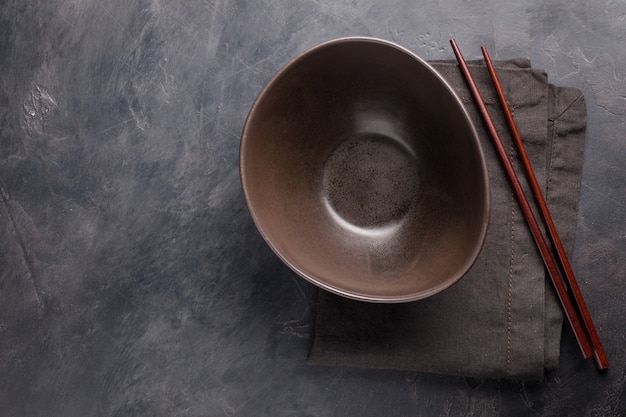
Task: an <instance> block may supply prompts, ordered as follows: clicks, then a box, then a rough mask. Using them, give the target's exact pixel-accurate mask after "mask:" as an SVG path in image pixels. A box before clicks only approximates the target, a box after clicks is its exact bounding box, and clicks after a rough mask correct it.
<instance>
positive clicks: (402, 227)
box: [240, 38, 489, 302]
mask: <svg viewBox="0 0 626 417" xmlns="http://www.w3.org/2000/svg"><path fill="white" fill-rule="evenodd" d="M240 165H241V177H242V185H243V189H244V193H245V196H246V200H247V203H248V206H249V208H250V211H251V213H252V216H253V218H254V221H255V223H256V225H257V227H258V228H259V230H260V232H261V233H262V235H263V236H264V238H265V239H266V240H267V242H268V243H269V245H270V246H271V247H272V249H273V250H274V251H275V252H276V253H277V254H278V255H279V256H280V257H281V258H282V259H283V260H284V261H285V262H286V263H287V264H288V265H289V266H290V267H291V268H293V269H294V270H295V271H297V272H298V273H299V274H300V275H302V276H303V277H305V278H307V279H309V280H310V281H312V282H313V283H315V284H317V285H319V286H321V287H323V288H325V289H328V290H330V291H333V292H335V293H338V294H341V295H344V296H348V297H352V298H357V299H363V300H367V301H382V302H393V301H408V300H415V299H419V298H424V297H427V296H429V295H431V294H434V293H436V292H439V291H441V290H442V289H444V288H446V287H448V286H450V285H451V284H452V283H454V282H455V281H457V280H458V279H459V278H460V277H461V276H462V275H463V274H464V273H465V272H466V271H467V270H468V269H469V267H470V266H471V264H472V263H473V262H474V260H475V258H476V256H477V255H478V252H479V251H480V248H481V246H482V243H483V240H484V236H485V232H486V226H487V218H488V206H489V204H488V200H489V197H488V183H487V173H486V168H485V163H484V159H483V156H482V151H481V149H480V145H479V142H478V139H477V136H476V133H475V130H474V128H473V126H472V123H471V121H470V120H469V118H468V116H467V113H466V112H465V110H464V108H463V106H462V105H461V103H460V101H459V100H458V98H457V97H456V96H455V95H454V93H453V92H452V90H451V89H450V87H449V86H448V85H447V84H446V83H445V82H444V81H443V80H442V79H441V78H440V76H438V75H437V73H436V72H435V71H434V70H433V69H432V68H431V67H430V66H428V65H427V64H426V63H424V62H423V61H421V60H420V59H419V58H417V57H416V56H415V55H413V54H411V53H409V52H408V51H406V50H404V49H402V48H400V47H398V46H396V45H393V44H390V43H387V42H384V41H379V40H374V39H364V38H349V39H342V40H337V41H332V42H329V43H326V44H323V45H320V46H318V47H315V48H313V49H311V50H309V51H307V52H305V53H303V54H301V55H300V56H298V57H297V58H296V59H294V60H293V61H291V62H290V63H289V64H287V65H286V66H285V67H284V68H283V69H281V70H280V71H279V72H278V74H277V75H276V76H275V77H274V78H273V79H272V80H271V81H270V82H269V83H268V85H267V86H266V87H265V89H264V90H263V91H262V93H261V94H260V96H259V98H258V99H257V101H256V102H255V104H254V106H253V108H252V110H251V112H250V115H249V116H248V119H247V121H246V126H245V128H244V132H243V136H242V145H241V155H240Z"/></svg>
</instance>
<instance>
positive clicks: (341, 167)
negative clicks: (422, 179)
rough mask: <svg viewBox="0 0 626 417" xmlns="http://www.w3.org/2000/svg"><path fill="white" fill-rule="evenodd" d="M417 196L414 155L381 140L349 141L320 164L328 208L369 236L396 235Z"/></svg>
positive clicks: (360, 137)
mask: <svg viewBox="0 0 626 417" xmlns="http://www.w3.org/2000/svg"><path fill="white" fill-rule="evenodd" d="M418 194H419V175H418V164H417V159H416V157H415V155H414V153H413V152H412V150H411V149H410V148H409V147H408V146H406V145H404V144H403V143H402V142H400V141H398V140H396V139H394V138H391V137H388V136H385V135H381V134H378V133H359V134H356V135H352V136H349V137H347V138H346V140H344V141H343V142H342V143H341V144H340V145H339V146H338V147H337V148H335V150H334V151H333V152H332V153H331V154H330V156H329V157H328V159H327V160H326V163H325V164H324V179H323V196H324V199H325V203H326V206H327V208H328V209H329V210H331V211H332V215H333V217H334V218H335V219H336V220H339V222H340V223H342V224H343V225H344V226H345V227H348V228H349V229H351V230H353V231H357V232H359V231H360V232H362V233H363V234H371V233H372V232H381V231H384V230H388V231H391V229H395V227H394V226H399V225H400V224H402V222H403V220H404V219H405V218H406V216H407V215H408V213H410V212H411V208H412V207H413V205H414V204H415V203H416V201H417V199H418Z"/></svg>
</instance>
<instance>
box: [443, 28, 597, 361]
mask: <svg viewBox="0 0 626 417" xmlns="http://www.w3.org/2000/svg"><path fill="white" fill-rule="evenodd" d="M450 43H451V44H452V50H453V51H454V55H455V56H456V58H457V60H458V62H459V66H460V67H461V71H462V73H463V76H464V77H465V81H466V82H467V85H468V87H469V90H470V92H471V93H472V96H473V97H474V101H475V102H476V105H477V106H478V110H479V112H480V115H481V116H482V119H483V121H484V122H485V125H486V127H487V131H488V132H489V135H490V136H491V139H492V141H493V144H494V146H495V148H496V151H497V153H498V156H499V158H500V162H502V165H503V166H504V169H505V172H506V174H507V177H508V179H509V182H510V183H511V186H512V187H513V192H514V194H515V197H516V199H517V201H518V203H519V205H520V208H521V209H522V213H523V215H524V218H525V219H526V223H527V224H528V226H529V228H530V231H531V234H532V236H533V238H534V240H535V243H536V244H537V247H538V248H539V252H540V254H541V258H542V259H543V262H544V264H545V266H546V268H547V269H548V275H550V279H551V281H552V284H553V285H554V288H555V289H556V292H557V296H558V299H559V301H560V302H561V306H562V307H563V310H564V312H565V316H566V318H567V321H568V322H569V324H570V326H571V328H572V330H573V332H574V336H575V338H576V341H577V342H578V346H579V348H580V350H581V352H582V354H583V357H585V358H588V357H590V356H591V355H592V354H593V351H592V349H591V346H590V344H589V341H588V339H587V335H586V334H585V331H584V328H583V327H582V325H581V322H580V319H579V318H578V315H577V313H576V310H575V308H574V305H573V304H572V301H571V299H570V297H569V294H568V293H567V288H566V287H565V284H564V282H563V280H562V279H561V276H560V274H559V270H558V268H557V266H556V263H555V262H554V258H553V257H552V254H551V253H550V249H549V248H548V245H547V243H546V241H545V239H544V237H543V234H542V233H541V229H540V228H539V224H538V223H537V219H536V218H535V215H534V213H533V211H532V209H531V207H530V204H529V202H528V199H527V198H526V195H525V194H524V190H523V188H522V185H521V184H520V181H519V179H518V177H517V174H516V173H515V169H514V168H513V164H512V163H511V161H510V160H509V158H508V155H507V152H506V149H505V148H504V144H503V143H502V139H500V136H499V135H498V131H497V130H496V127H495V125H494V123H493V120H492V119H491V116H490V115H489V112H488V111H487V106H486V105H485V102H484V100H483V98H482V96H481V95H480V92H479V91H478V87H477V86H476V82H475V81H474V78H473V77H472V74H471V73H470V71H469V68H468V66H467V64H466V62H465V59H463V55H462V54H461V51H460V50H459V47H458V45H457V43H456V41H455V40H454V39H451V40H450Z"/></svg>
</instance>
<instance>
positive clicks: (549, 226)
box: [480, 46, 609, 369]
mask: <svg viewBox="0 0 626 417" xmlns="http://www.w3.org/2000/svg"><path fill="white" fill-rule="evenodd" d="M480 49H481V51H482V53H483V57H484V58H485V63H486V64H487V70H488V71H489V75H490V76H491V80H492V81H493V85H494V87H495V89H496V92H497V94H498V100H499V101H500V105H501V106H502V110H503V111H504V115H505V118H506V121H507V124H508V125H509V130H510V131H511V135H512V137H513V143H514V144H515V148H516V149H517V154H518V156H519V158H520V160H521V161H522V165H523V167H524V172H525V173H526V179H527V180H528V183H529V185H530V188H531V191H532V193H533V196H534V198H535V203H536V204H537V206H538V207H539V213H540V214H541V218H542V219H543V222H544V225H545V226H546V230H547V234H548V237H549V238H550V241H551V242H552V246H553V247H554V248H555V250H556V253H557V256H558V260H559V262H560V265H561V267H562V271H563V273H564V275H565V279H566V280H567V284H568V285H569V289H570V292H571V293H572V295H573V298H574V299H573V302H574V305H575V306H576V308H577V309H578V312H579V313H580V316H581V317H582V322H583V327H584V328H585V331H586V332H587V335H588V336H589V341H590V342H591V346H592V347H593V351H594V358H595V361H596V365H597V366H598V368H599V369H606V368H608V366H609V361H608V358H607V356H606V352H605V351H604V347H603V346H602V342H601V341H600V337H599V336H598V332H597V331H596V327H595V326H594V324H593V320H592V319H591V314H590V313H589V309H588V308H587V304H586V303H585V299H584V298H583V295H582V292H581V291H580V288H579V287H578V283H577V282H576V277H575V276H574V271H573V269H572V266H571V264H570V262H569V259H568V257H567V254H566V253H565V249H564V248H563V244H562V243H561V238H560V237H559V233H558V231H557V229H556V226H555V225H554V221H553V220H552V216H551V215H550V210H548V205H547V204H546V200H545V198H544V197H543V193H542V191H541V187H540V186H539V182H538V181H537V177H536V176H535V172H534V171H533V167H532V165H531V163H530V159H529V158H528V153H527V152H526V148H525V147H524V143H523V142H522V137H521V135H520V133H519V130H518V129H517V124H516V123H515V119H514V117H513V113H512V112H511V109H510V108H509V104H508V102H507V100H506V97H505V96H504V91H503V89H502V85H501V84H500V80H499V79H498V75H497V74H496V70H495V68H494V66H493V63H492V62H491V58H490V57H489V53H488V52H487V48H486V47H485V46H482V47H481V48H480Z"/></svg>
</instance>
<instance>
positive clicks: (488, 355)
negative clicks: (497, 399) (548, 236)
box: [308, 59, 586, 380]
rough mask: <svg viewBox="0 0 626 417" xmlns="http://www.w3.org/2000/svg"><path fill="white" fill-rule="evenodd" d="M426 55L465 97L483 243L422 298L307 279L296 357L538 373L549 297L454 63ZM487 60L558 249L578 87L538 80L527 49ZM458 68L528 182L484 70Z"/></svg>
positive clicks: (577, 167) (548, 342) (568, 210)
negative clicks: (303, 339) (306, 319)
mask: <svg viewBox="0 0 626 417" xmlns="http://www.w3.org/2000/svg"><path fill="white" fill-rule="evenodd" d="M431 65H433V67H434V68H435V69H436V70H437V71H439V73H440V74H441V75H442V76H443V77H444V78H445V79H446V80H447V81H448V82H449V84H450V85H451V86H452V87H453V88H454V89H455V91H456V92H457V94H458V95H459V97H460V98H461V100H462V101H463V103H464V104H465V106H466V108H467V110H468V112H469V113H470V116H471V117H472V119H473V121H474V125H475V126H476V129H477V131H478V134H479V136H480V140H481V144H482V147H483V151H484V153H485V158H486V160H487V166H488V170H489V180H490V188H491V214H490V223H489V230H488V234H487V237H486V240H485V244H484V247H483V249H482V251H481V253H480V255H479V257H478V259H477V261H476V263H475V264H474V266H473V267H472V269H471V270H470V271H469V272H468V273H467V275H466V276H465V277H463V279H461V280H460V281H459V282H457V283H456V284H455V285H453V286H452V287H450V288H448V289H446V290H445V291H443V292H441V293H439V294H437V295H435V296H432V297H430V298H427V299H425V300H419V301H415V302H410V303H403V304H372V303H366V302H360V301H355V300H350V299H346V298H343V297H339V296H336V295H334V294H330V293H328V292H326V291H324V290H321V289H318V288H313V289H312V294H311V304H312V331H311V348H310V351H309V356H308V362H309V363H310V364H313V365H336V366H342V365H343V366H355V367H370V368H388V369H399V370H409V371H418V372H430V373H439V374H451V375H461V376H468V377H476V378H507V379H528V380H539V379H541V378H542V377H543V376H544V374H545V372H546V371H550V370H553V369H556V368H557V367H558V362H559V347H560V338H561V328H562V322H563V317H562V313H561V307H560V305H559V303H558V300H557V298H556V295H555V293H554V290H553V288H552V286H551V283H550V282H549V278H548V277H547V276H546V273H545V270H544V266H543V263H542V261H541V258H540V255H539V252H538V250H537V249H536V247H535V243H534V241H533V239H532V236H531V234H530V231H529V229H528V226H527V225H526V223H525V220H524V218H523V215H522V213H521V211H520V209H519V206H518V203H517V201H516V200H515V197H514V195H513V193H512V190H511V188H510V186H509V183H508V181H507V179H506V176H505V173H504V170H503V168H502V167H501V164H500V161H499V160H498V158H497V155H496V153H495V150H494V147H493V145H492V143H491V139H490V138H489V136H488V134H487V132H486V130H485V128H484V125H483V122H482V120H481V119H480V116H479V114H478V111H477V109H476V107H475V104H474V101H473V99H472V97H471V95H470V93H469V91H468V90H467V87H466V84H465V81H464V79H463V76H462V74H461V72H460V70H459V68H458V65H457V64H456V62H444V61H438V62H431ZM495 66H496V69H497V72H498V76H499V78H500V81H501V83H502V86H503V88H504V92H505V95H506V97H507V99H508V101H509V105H510V106H511V109H512V111H513V112H514V116H515V119H516V122H517V124H518V128H519V131H520V134H521V136H522V138H523V140H524V143H525V146H526V148H527V152H528V154H529V157H530V160H531V163H532V165H533V168H534V170H535V173H536V176H537V179H538V181H539V183H540V184H543V186H544V187H545V188H544V196H545V197H546V201H547V204H548V206H549V208H550V211H551V213H552V215H553V217H554V222H555V224H556V227H557V229H558V230H559V234H560V236H561V239H562V241H563V244H564V245H565V247H566V249H569V248H571V245H572V243H573V238H574V232H575V225H576V214H577V205H578V196H579V189H580V176H581V171H582V161H583V148H584V135H585V125H586V109H585V103H584V97H583V95H582V93H581V91H579V90H578V89H575V88H566V87H557V86H553V85H551V84H549V83H548V79H547V75H546V73H545V72H544V71H541V70H537V69H533V68H531V66H530V62H529V61H528V60H525V59H518V60H511V61H500V62H496V63H495ZM470 69H471V71H472V74H473V75H474V77H475V79H476V82H477V84H478V86H479V88H480V91H481V94H482V95H483V98H484V99H485V101H486V103H487V106H488V109H489V112H490V114H491V116H492V118H493V119H494V122H495V124H496V127H497V129H498V132H499V133H500V136H501V137H502V139H503V141H504V142H505V144H506V146H507V148H508V149H510V155H511V159H512V160H513V161H514V165H515V167H516V171H517V172H518V175H519V176H520V179H521V180H522V183H523V185H524V186H525V187H526V190H527V191H528V187H527V184H526V183H525V181H524V180H523V175H522V169H521V165H520V163H519V162H518V158H517V156H516V154H515V152H514V148H513V145H512V141H511V137H510V134H509V131H508V128H507V126H506V122H505V120H504V117H503V114H502V110H501V109H500V106H499V104H498V102H497V96H496V94H495V90H494V88H493V86H492V82H491V79H490V77H489V74H488V72H487V70H486V68H485V67H484V65H483V64H482V63H480V62H471V63H470ZM527 195H529V196H530V195H531V194H530V192H528V193H527Z"/></svg>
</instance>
